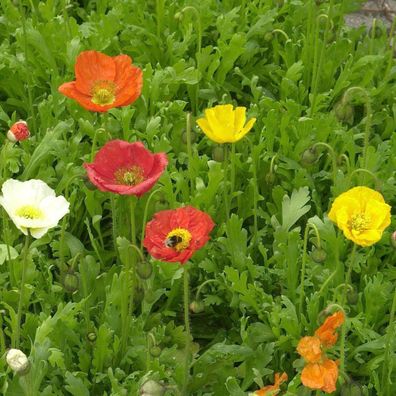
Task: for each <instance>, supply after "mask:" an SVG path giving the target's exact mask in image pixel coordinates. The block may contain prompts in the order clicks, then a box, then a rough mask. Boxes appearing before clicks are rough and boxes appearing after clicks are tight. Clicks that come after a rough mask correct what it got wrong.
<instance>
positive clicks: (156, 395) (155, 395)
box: [139, 380, 166, 396]
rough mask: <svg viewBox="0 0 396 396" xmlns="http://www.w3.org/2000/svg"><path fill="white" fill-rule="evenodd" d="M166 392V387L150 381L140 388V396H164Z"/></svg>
mask: <svg viewBox="0 0 396 396" xmlns="http://www.w3.org/2000/svg"><path fill="white" fill-rule="evenodd" d="M165 391H166V388H165V386H163V385H162V384H160V383H159V382H157V381H153V380H148V381H146V382H145V383H144V384H143V385H142V387H141V388H140V392H139V393H140V395H142V396H162V395H163V394H164V393H165Z"/></svg>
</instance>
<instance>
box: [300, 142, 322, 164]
mask: <svg viewBox="0 0 396 396" xmlns="http://www.w3.org/2000/svg"><path fill="white" fill-rule="evenodd" d="M318 157H319V155H318V152H317V151H316V148H315V147H310V148H309V149H306V150H305V151H304V152H303V153H302V155H301V164H302V165H303V166H310V165H312V164H314V163H315V162H316V161H317V159H318Z"/></svg>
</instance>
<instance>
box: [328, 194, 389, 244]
mask: <svg viewBox="0 0 396 396" xmlns="http://www.w3.org/2000/svg"><path fill="white" fill-rule="evenodd" d="M390 210H391V207H390V206H389V205H388V204H386V203H385V201H384V197H383V196H382V195H381V194H380V193H379V192H377V191H375V190H372V189H371V188H368V187H354V188H351V189H350V190H348V191H347V192H344V193H342V194H341V195H339V196H338V197H337V198H336V199H335V201H334V202H333V205H332V207H331V209H330V212H329V214H328V216H329V219H330V220H331V221H333V222H334V223H336V224H337V226H338V228H340V229H341V230H342V231H343V233H344V235H345V237H346V238H347V239H350V240H351V241H353V242H354V243H356V244H357V245H359V246H371V245H373V244H374V243H376V242H378V241H379V240H380V239H381V237H382V233H383V232H384V230H385V228H386V227H388V226H389V224H390V222H391V215H390Z"/></svg>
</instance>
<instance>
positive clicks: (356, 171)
mask: <svg viewBox="0 0 396 396" xmlns="http://www.w3.org/2000/svg"><path fill="white" fill-rule="evenodd" d="M357 173H366V174H367V175H370V176H371V177H372V178H373V180H374V183H375V186H376V187H378V186H380V185H381V181H380V180H379V179H378V177H377V176H376V175H375V174H374V173H373V172H371V171H369V170H368V169H364V168H358V169H355V170H354V171H353V172H351V174H350V175H349V177H350V178H351V179H352V176H353V175H356V174H357Z"/></svg>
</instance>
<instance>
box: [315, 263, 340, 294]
mask: <svg viewBox="0 0 396 396" xmlns="http://www.w3.org/2000/svg"><path fill="white" fill-rule="evenodd" d="M337 272H338V270H337V269H336V270H335V271H334V272H332V273H331V275H330V276H329V277H328V278H327V279H326V281H325V282H323V285H322V287H321V288H320V290H319V295H320V296H321V295H322V293H323V291H324V290H325V288H326V286H327V285H328V284H329V283H330V281H331V280H332V279H333V278H334V277H335V275H336V274H337Z"/></svg>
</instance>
